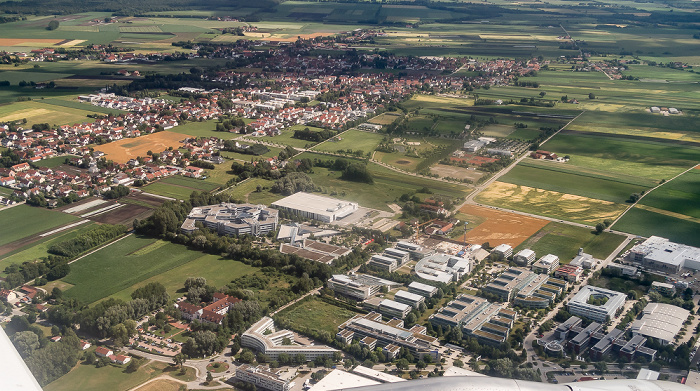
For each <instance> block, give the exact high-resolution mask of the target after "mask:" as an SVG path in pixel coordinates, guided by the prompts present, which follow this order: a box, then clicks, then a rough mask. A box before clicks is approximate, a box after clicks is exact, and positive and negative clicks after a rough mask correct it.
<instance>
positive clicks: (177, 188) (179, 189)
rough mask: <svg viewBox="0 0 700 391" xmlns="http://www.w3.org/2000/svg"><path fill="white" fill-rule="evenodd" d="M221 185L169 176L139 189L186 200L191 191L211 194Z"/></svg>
mask: <svg viewBox="0 0 700 391" xmlns="http://www.w3.org/2000/svg"><path fill="white" fill-rule="evenodd" d="M220 186H221V184H217V183H213V182H208V181H205V180H201V179H194V178H186V177H183V176H180V175H175V176H170V177H167V178H164V179H161V180H160V181H157V182H153V183H151V184H149V185H146V186H144V187H142V188H141V189H142V190H143V191H144V192H146V193H152V194H157V195H161V196H165V197H171V198H176V199H178V200H188V199H189V198H190V194H192V192H193V191H204V192H211V191H212V190H214V189H217V188H219V187H220Z"/></svg>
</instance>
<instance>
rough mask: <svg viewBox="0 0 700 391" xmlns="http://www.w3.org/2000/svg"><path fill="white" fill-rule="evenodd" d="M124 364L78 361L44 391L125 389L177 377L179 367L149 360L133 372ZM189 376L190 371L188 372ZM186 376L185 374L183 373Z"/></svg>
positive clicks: (123, 390)
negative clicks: (155, 380)
mask: <svg viewBox="0 0 700 391" xmlns="http://www.w3.org/2000/svg"><path fill="white" fill-rule="evenodd" d="M125 369H126V365H123V366H122V365H116V364H110V365H107V366H105V367H102V368H96V367H95V366H94V365H84V364H82V362H79V363H78V365H76V366H75V368H73V369H72V370H71V371H70V372H68V373H67V374H65V375H63V376H62V377H60V378H58V379H57V380H55V381H54V382H52V383H50V384H48V385H47V386H46V387H44V390H45V391H75V390H81V391H103V390H114V391H126V390H130V389H132V388H135V387H137V386H138V385H139V384H142V383H145V382H146V381H148V380H150V379H153V378H155V377H158V376H162V375H167V376H172V377H174V378H179V376H178V375H177V373H178V372H179V369H176V370H174V369H175V368H174V367H171V366H170V365H168V364H166V363H162V362H157V361H154V362H151V363H150V364H146V365H143V366H141V368H139V370H138V371H136V372H134V373H128V372H126V370H125ZM188 375H190V377H191V375H192V374H191V373H190V374H188ZM185 376H187V375H185Z"/></svg>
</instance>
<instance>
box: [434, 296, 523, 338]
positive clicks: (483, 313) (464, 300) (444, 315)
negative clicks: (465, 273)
mask: <svg viewBox="0 0 700 391" xmlns="http://www.w3.org/2000/svg"><path fill="white" fill-rule="evenodd" d="M516 317H517V315H516V313H515V311H511V310H509V309H505V308H503V307H502V306H501V305H500V304H495V303H489V302H488V300H486V299H484V298H481V297H476V296H472V295H466V294H462V295H459V296H457V298H456V299H455V300H452V301H451V302H449V303H447V305H446V306H444V307H442V308H440V309H439V310H438V312H436V313H434V314H432V315H431V316H430V318H429V319H428V320H429V321H430V323H432V325H433V326H434V327H442V326H450V327H461V328H462V331H463V333H464V335H468V336H473V337H475V338H477V339H479V340H480V341H481V342H484V343H489V344H500V343H502V342H505V340H506V339H507V338H508V333H509V332H510V329H511V328H512V327H513V323H514V322H515V319H516Z"/></svg>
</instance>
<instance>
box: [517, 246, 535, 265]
mask: <svg viewBox="0 0 700 391" xmlns="http://www.w3.org/2000/svg"><path fill="white" fill-rule="evenodd" d="M535 258H536V256H535V252H534V251H532V250H530V249H529V248H526V249H523V250H520V251H518V253H517V254H515V256H514V257H513V261H514V262H515V263H517V264H518V265H520V266H530V265H532V263H533V262H535Z"/></svg>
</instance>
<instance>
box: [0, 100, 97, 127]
mask: <svg viewBox="0 0 700 391" xmlns="http://www.w3.org/2000/svg"><path fill="white" fill-rule="evenodd" d="M90 107H91V106H87V105H86V106H84V107H83V109H74V108H69V107H60V106H56V105H52V104H44V103H42V102H41V101H27V102H15V103H12V104H5V105H0V122H6V121H22V120H24V119H26V120H27V125H29V126H31V125H33V124H38V123H49V124H51V125H73V124H75V123H82V122H92V121H93V120H92V119H91V118H88V117H87V115H88V114H90V113H92V110H90Z"/></svg>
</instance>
